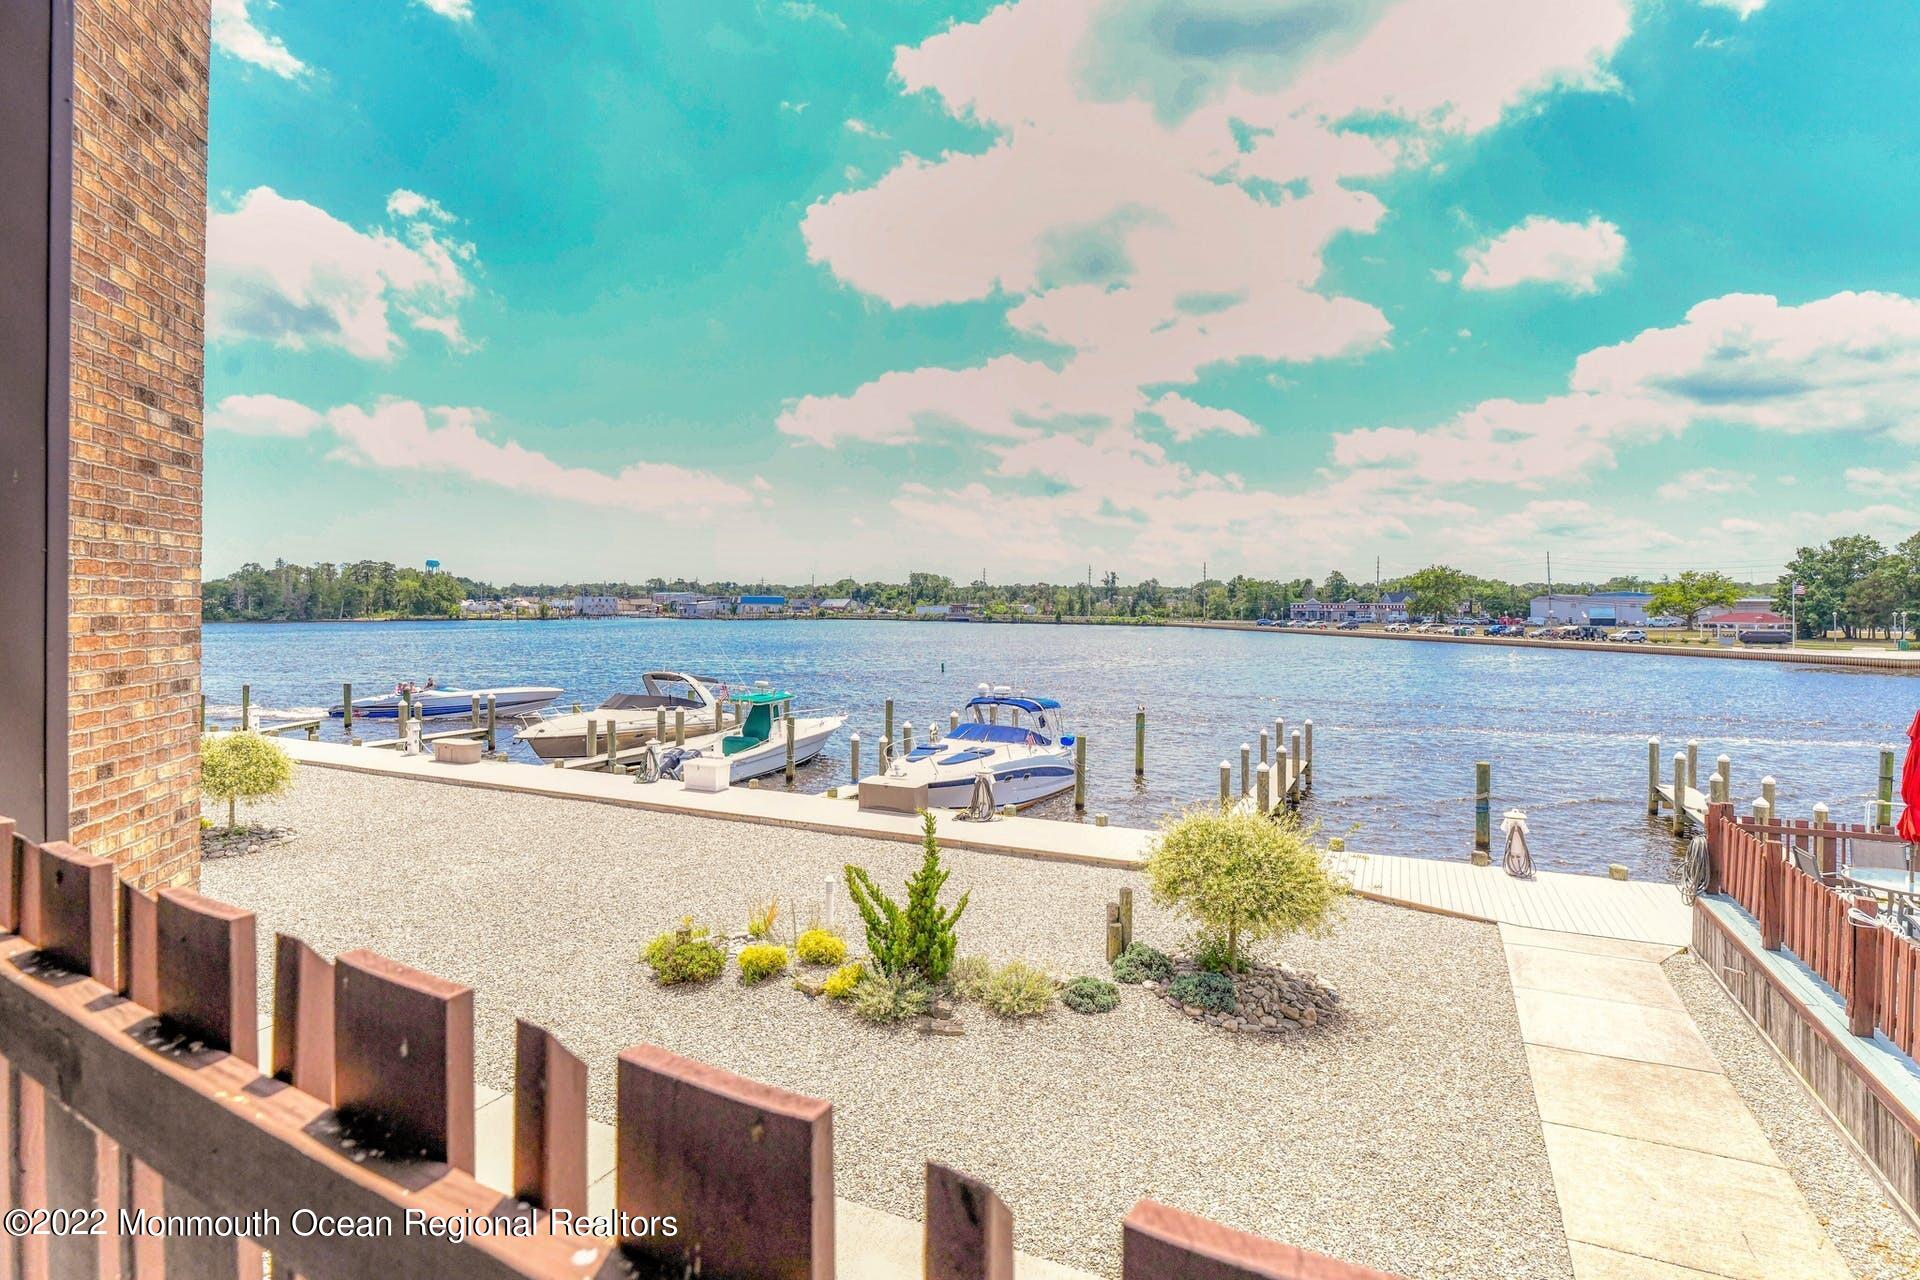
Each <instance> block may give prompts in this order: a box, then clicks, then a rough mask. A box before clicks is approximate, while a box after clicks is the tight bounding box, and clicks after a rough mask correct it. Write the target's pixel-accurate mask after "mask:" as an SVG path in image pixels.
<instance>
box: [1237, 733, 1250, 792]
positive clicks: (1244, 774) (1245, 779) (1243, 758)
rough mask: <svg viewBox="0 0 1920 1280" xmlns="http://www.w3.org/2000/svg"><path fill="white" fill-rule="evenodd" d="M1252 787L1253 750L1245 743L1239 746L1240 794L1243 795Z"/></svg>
mask: <svg viewBox="0 0 1920 1280" xmlns="http://www.w3.org/2000/svg"><path fill="white" fill-rule="evenodd" d="M1252 787H1253V748H1252V747H1251V746H1249V745H1248V744H1246V743H1244V742H1243V743H1241V744H1240V794H1241V795H1245V794H1247V792H1248V791H1249V790H1250V789H1251V788H1252Z"/></svg>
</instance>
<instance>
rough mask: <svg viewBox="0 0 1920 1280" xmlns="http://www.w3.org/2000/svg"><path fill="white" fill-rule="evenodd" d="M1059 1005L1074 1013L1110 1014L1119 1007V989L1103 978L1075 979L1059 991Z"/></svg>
mask: <svg viewBox="0 0 1920 1280" xmlns="http://www.w3.org/2000/svg"><path fill="white" fill-rule="evenodd" d="M1060 1003H1061V1004H1064V1005H1066V1006H1067V1008H1069V1009H1071V1010H1073V1011H1074V1012H1075V1013H1112V1012H1113V1011H1114V1010H1115V1009H1117V1008H1119V1007H1120V988H1118V987H1116V986H1114V985H1113V984H1112V983H1111V982H1108V981H1107V980H1106V979H1105V978H1075V979H1074V980H1073V981H1072V982H1069V983H1068V984H1067V985H1066V986H1064V987H1062V988H1061V989H1060Z"/></svg>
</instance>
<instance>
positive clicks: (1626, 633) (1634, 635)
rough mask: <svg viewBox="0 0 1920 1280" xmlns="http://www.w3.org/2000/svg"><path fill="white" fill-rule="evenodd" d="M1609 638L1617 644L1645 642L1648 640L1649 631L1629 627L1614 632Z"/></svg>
mask: <svg viewBox="0 0 1920 1280" xmlns="http://www.w3.org/2000/svg"><path fill="white" fill-rule="evenodd" d="M1607 639H1609V640H1611V641H1613V642H1614V643H1615V644H1645V643H1646V642H1647V633H1646V632H1644V631H1642V630H1641V629H1640V628H1638V627H1627V628H1625V629H1624V630H1620V631H1616V632H1614V633H1613V634H1612V635H1610V636H1608V637H1607Z"/></svg>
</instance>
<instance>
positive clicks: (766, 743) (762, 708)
mask: <svg viewBox="0 0 1920 1280" xmlns="http://www.w3.org/2000/svg"><path fill="white" fill-rule="evenodd" d="M729 701H730V702H732V703H733V705H734V708H735V711H734V713H733V714H734V718H735V720H736V725H735V731H734V732H732V733H708V734H704V735H702V736H701V737H699V738H689V739H688V740H687V742H686V745H684V746H674V745H673V744H671V743H667V742H654V743H650V744H649V745H648V747H647V751H646V754H645V756H644V757H642V759H641V761H640V765H639V768H640V776H641V777H642V778H644V779H645V780H647V781H648V782H654V781H657V780H659V779H660V778H678V777H680V775H681V770H682V769H683V768H684V767H685V765H686V762H687V761H688V760H690V759H693V758H694V757H696V756H711V757H716V758H723V759H725V760H727V761H728V762H729V763H730V765H731V774H730V780H731V781H733V782H745V781H747V780H748V779H749V778H759V777H763V776H765V775H766V774H769V773H777V772H779V771H780V770H782V769H784V768H786V767H787V727H788V726H789V725H791V726H792V727H793V763H794V764H795V766H796V767H797V766H799V765H803V764H806V763H807V762H808V761H810V760H812V759H813V758H814V757H815V756H817V755H819V754H820V752H821V750H822V749H823V748H824V747H825V746H826V745H827V739H828V738H831V737H832V736H833V735H834V733H835V732H837V731H838V730H839V728H840V726H841V725H843V724H845V723H846V722H847V718H846V717H845V716H843V715H796V714H795V713H794V710H793V695H792V694H791V693H788V692H786V691H785V690H783V689H774V688H770V687H769V686H768V685H767V682H766V681H764V680H760V681H756V682H755V684H754V688H753V689H752V690H751V691H750V692H747V693H736V694H734V695H733V696H732V697H731V698H730V699H729Z"/></svg>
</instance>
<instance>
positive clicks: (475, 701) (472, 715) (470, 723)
mask: <svg viewBox="0 0 1920 1280" xmlns="http://www.w3.org/2000/svg"><path fill="white" fill-rule="evenodd" d="M467 727H468V728H469V729H478V728H479V727H480V695H479V694H477V693H476V694H471V695H469V696H468V698H467Z"/></svg>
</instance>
